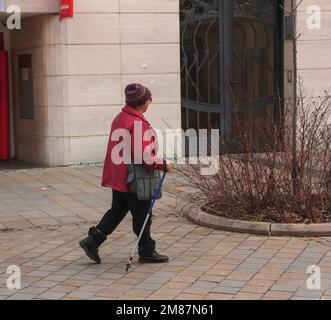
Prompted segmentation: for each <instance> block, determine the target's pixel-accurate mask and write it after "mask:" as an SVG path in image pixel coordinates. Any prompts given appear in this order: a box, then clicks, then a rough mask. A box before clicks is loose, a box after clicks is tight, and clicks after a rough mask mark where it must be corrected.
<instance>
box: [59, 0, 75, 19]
mask: <svg viewBox="0 0 331 320" xmlns="http://www.w3.org/2000/svg"><path fill="white" fill-rule="evenodd" d="M73 16H74V0H60V18H61V19H62V18H72V17H73Z"/></svg>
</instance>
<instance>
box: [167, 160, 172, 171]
mask: <svg viewBox="0 0 331 320" xmlns="http://www.w3.org/2000/svg"><path fill="white" fill-rule="evenodd" d="M173 167H174V163H173V162H171V161H167V171H168V172H169V171H171V170H172V169H173Z"/></svg>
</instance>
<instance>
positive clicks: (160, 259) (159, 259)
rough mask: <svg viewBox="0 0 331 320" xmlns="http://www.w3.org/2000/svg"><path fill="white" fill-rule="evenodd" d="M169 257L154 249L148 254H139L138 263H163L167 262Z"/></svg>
mask: <svg viewBox="0 0 331 320" xmlns="http://www.w3.org/2000/svg"><path fill="white" fill-rule="evenodd" d="M168 261H169V258H168V257H167V256H164V255H161V254H158V253H157V252H156V251H154V252H153V253H152V254H149V255H145V254H144V255H142V254H140V255H139V262H140V263H165V262H168Z"/></svg>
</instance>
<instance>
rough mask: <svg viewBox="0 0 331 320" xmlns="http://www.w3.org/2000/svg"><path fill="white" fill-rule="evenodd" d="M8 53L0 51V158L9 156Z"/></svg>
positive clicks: (4, 158) (3, 158)
mask: <svg viewBox="0 0 331 320" xmlns="http://www.w3.org/2000/svg"><path fill="white" fill-rule="evenodd" d="M9 119H10V118H9V79H8V53H7V52H6V51H0V160H8V159H9V158H10V130H9V121H10V120H9Z"/></svg>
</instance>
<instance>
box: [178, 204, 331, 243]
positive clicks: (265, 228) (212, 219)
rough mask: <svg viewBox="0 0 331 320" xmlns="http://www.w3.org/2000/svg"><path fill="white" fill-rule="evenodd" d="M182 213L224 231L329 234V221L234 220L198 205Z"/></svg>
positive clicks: (297, 234)
mask: <svg viewBox="0 0 331 320" xmlns="http://www.w3.org/2000/svg"><path fill="white" fill-rule="evenodd" d="M183 210H184V208H183ZM184 213H185V215H186V217H187V218H188V219H189V220H190V221H191V222H194V223H196V224H198V225H201V226H204V227H209V228H213V229H218V230H224V231H231V232H239V233H251V234H260V235H268V236H295V237H328V236H331V223H319V224H299V223H270V222H254V221H247V220H235V219H229V218H225V217H220V216H215V215H212V214H209V213H206V212H204V211H202V210H201V208H200V207H197V206H188V207H186V208H185V210H184Z"/></svg>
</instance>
